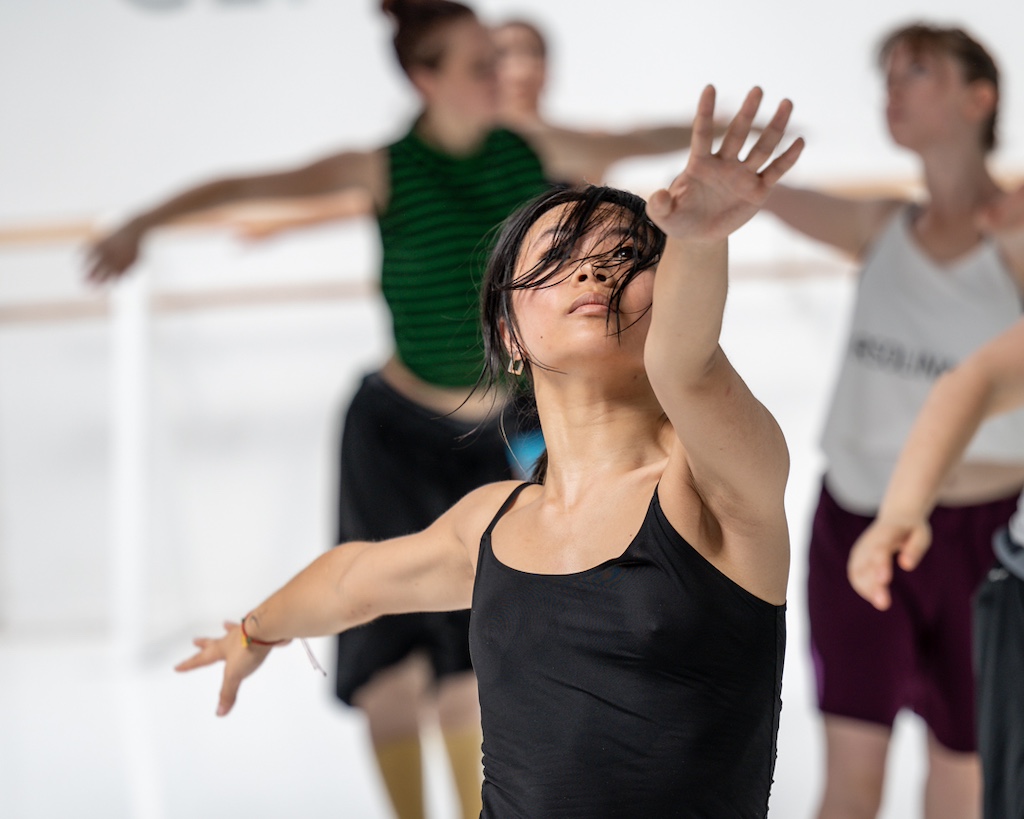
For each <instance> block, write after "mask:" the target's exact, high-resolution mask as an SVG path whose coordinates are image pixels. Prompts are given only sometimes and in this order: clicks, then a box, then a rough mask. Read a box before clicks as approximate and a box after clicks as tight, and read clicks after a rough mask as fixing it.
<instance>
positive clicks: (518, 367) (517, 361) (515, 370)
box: [508, 358, 526, 376]
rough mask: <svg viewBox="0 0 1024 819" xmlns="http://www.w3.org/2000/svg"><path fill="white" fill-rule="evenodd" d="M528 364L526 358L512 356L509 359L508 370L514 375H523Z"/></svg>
mask: <svg viewBox="0 0 1024 819" xmlns="http://www.w3.org/2000/svg"><path fill="white" fill-rule="evenodd" d="M525 366H526V360H525V359H522V358H510V359H509V360H508V371H509V372H510V373H512V375H517V376H518V375H522V374H523V368H524V367H525Z"/></svg>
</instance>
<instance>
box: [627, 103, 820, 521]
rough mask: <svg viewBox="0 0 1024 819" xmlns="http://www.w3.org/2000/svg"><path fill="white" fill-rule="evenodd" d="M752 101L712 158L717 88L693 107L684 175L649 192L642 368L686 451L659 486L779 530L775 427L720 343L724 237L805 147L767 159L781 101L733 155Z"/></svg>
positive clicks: (783, 460)
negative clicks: (651, 251)
mask: <svg viewBox="0 0 1024 819" xmlns="http://www.w3.org/2000/svg"><path fill="white" fill-rule="evenodd" d="M761 96H762V95H761V91H760V89H754V90H753V91H751V92H750V94H749V95H748V96H747V98H746V100H745V102H744V103H743V106H742V108H741V109H740V111H739V113H738V114H737V115H736V117H735V119H734V120H733V121H732V123H731V124H730V125H729V128H728V131H727V133H726V136H725V138H724V140H723V141H722V145H721V147H720V148H719V150H718V151H717V152H715V153H712V151H711V140H712V117H713V114H714V89H712V88H710V87H709V88H708V89H706V90H705V91H704V94H703V95H702V97H701V100H700V106H699V110H698V113H697V119H696V120H695V125H694V141H693V148H692V149H691V154H690V159H689V162H688V164H687V166H686V169H685V170H684V171H683V173H681V174H680V175H679V176H678V177H677V178H676V179H675V181H674V182H673V183H672V185H671V186H670V187H669V188H668V189H667V190H662V191H658V192H657V193H655V194H654V195H653V196H652V197H651V200H650V202H649V204H648V208H647V210H648V214H649V215H650V217H651V218H652V219H653V220H654V222H655V223H656V224H657V225H658V226H659V227H661V228H662V230H664V231H665V232H666V234H667V235H668V243H667V245H666V248H665V252H664V254H663V256H662V259H661V262H660V264H659V266H658V273H657V275H656V276H655V284H654V305H653V315H652V319H651V329H650V334H649V335H648V338H647V344H646V348H645V363H646V367H647V372H648V376H649V377H650V381H651V385H652V386H653V388H654V391H655V393H656V394H657V396H658V399H659V401H660V402H661V405H662V407H663V408H664V409H665V412H666V413H667V415H668V417H669V420H670V421H671V422H672V424H673V426H674V428H675V430H676V434H677V435H678V437H679V439H680V441H681V442H682V445H683V448H684V453H683V454H682V455H681V456H680V457H675V456H674V457H673V460H674V461H675V463H674V465H673V464H672V463H670V469H671V470H672V472H670V471H669V470H667V471H666V478H669V477H670V475H676V476H677V477H681V478H682V479H683V480H686V479H687V477H686V476H689V475H692V481H693V482H694V484H695V485H696V488H697V490H698V492H699V493H700V494H701V496H702V497H703V498H704V499H705V502H706V503H707V505H708V506H709V507H710V509H711V511H712V512H714V513H715V515H716V517H717V518H718V519H719V521H720V522H721V523H722V525H723V526H725V525H733V526H736V527H748V526H749V527H755V528H756V527H759V526H761V525H763V524H764V523H765V522H766V520H769V519H770V520H772V521H776V522H777V521H778V520H779V511H780V510H781V500H782V494H783V490H784V488H785V482H786V476H787V473H788V455H787V452H786V444H785V441H784V439H783V436H782V432H781V431H780V429H779V427H778V424H777V423H776V422H775V419H774V418H772V416H771V414H770V413H769V412H768V411H767V410H766V409H765V408H764V407H763V406H762V405H761V403H760V402H759V401H758V400H757V399H756V398H754V396H753V395H752V394H751V393H750V391H749V389H748V388H747V386H746V384H744V382H743V380H742V379H741V378H740V376H739V375H738V374H737V373H736V371H735V370H734V369H733V367H732V365H731V364H730V362H729V360H728V359H727V358H726V356H725V354H724V353H723V352H722V349H721V347H720V346H719V344H718V339H719V334H720V332H721V327H722V313H723V310H724V307H725V297H726V290H727V279H728V245H727V237H728V236H729V234H730V233H732V232H733V231H734V230H736V229H737V228H739V227H740V226H741V225H743V224H744V223H745V222H746V221H747V220H749V219H750V218H751V217H752V216H753V215H754V214H755V213H756V212H757V211H758V209H759V208H760V207H761V205H762V204H763V203H764V200H765V198H766V197H767V196H768V194H769V192H770V191H771V189H772V187H773V186H774V185H775V183H776V182H777V181H778V180H779V178H780V177H781V176H782V175H783V174H784V173H785V172H786V171H787V170H789V168H790V167H792V165H793V163H795V162H796V160H797V157H798V156H799V155H800V152H801V150H802V148H803V141H802V140H797V141H796V142H794V143H793V144H792V145H791V146H790V147H789V148H788V149H787V150H786V151H785V152H783V153H782V154H781V155H780V156H779V157H777V158H776V159H775V160H774V161H771V162H769V159H770V158H771V155H772V153H773V152H774V151H775V149H776V148H777V147H778V145H779V143H780V141H781V140H782V137H783V132H784V129H785V127H786V123H787V121H788V119H789V114H790V111H791V109H792V105H791V104H790V103H789V102H788V101H784V102H783V103H782V104H781V105H780V106H779V108H778V110H777V112H776V113H775V116H774V117H773V118H772V120H771V122H770V123H769V125H768V127H767V128H766V129H765V130H764V132H763V133H762V134H761V136H760V138H759V139H758V140H757V142H756V143H755V145H754V146H753V148H752V149H751V150H750V152H749V153H748V155H747V156H746V157H745V158H743V159H741V158H740V156H739V151H740V149H741V148H742V146H743V144H744V142H745V140H746V138H747V136H748V134H749V129H750V125H751V123H752V122H753V119H754V116H755V115H756V113H757V109H758V106H759V104H760V101H761Z"/></svg>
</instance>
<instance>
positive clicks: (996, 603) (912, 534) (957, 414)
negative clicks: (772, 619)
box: [849, 189, 1024, 819]
mask: <svg viewBox="0 0 1024 819" xmlns="http://www.w3.org/2000/svg"><path fill="white" fill-rule="evenodd" d="M1016 198H1017V199H1018V200H1019V202H1020V203H1024V189H1022V190H1021V191H1020V193H1019V194H1018V196H1017V197H1016ZM1020 224H1021V226H1022V227H1024V219H1021V220H1020ZM1021 405H1024V320H1021V321H1018V322H1017V323H1016V324H1015V325H1013V327H1011V328H1010V329H1009V330H1007V331H1006V332H1005V333H1003V334H1002V335H1000V336H998V337H997V338H996V339H994V340H993V341H991V342H989V343H988V344H986V345H985V346H984V347H982V348H981V349H980V350H978V351H977V352H976V353H974V354H973V355H972V356H971V357H970V358H968V359H967V360H966V361H964V362H963V363H961V364H960V365H959V366H957V367H956V368H955V369H953V370H952V371H950V372H948V373H946V374H945V375H943V376H942V377H941V378H940V379H939V381H938V382H937V383H936V385H935V388H934V389H933V390H932V391H931V393H930V394H929V395H928V400H927V401H926V402H925V405H924V407H923V408H922V410H921V413H920V415H918V417H917V420H916V421H915V422H914V427H913V429H912V430H911V431H910V435H909V436H908V437H907V443H906V446H905V447H904V448H903V451H902V452H901V453H900V459H899V461H898V462H897V464H896V468H895V469H894V470H893V476H892V480H891V481H890V482H889V486H888V488H887V489H886V492H885V497H884V498H883V499H882V504H881V506H880V507H879V511H878V517H877V518H876V519H875V521H874V523H872V524H871V526H869V527H868V528H867V529H866V530H865V532H864V534H863V535H861V536H860V538H858V540H857V543H856V544H855V545H854V547H853V551H852V552H851V555H850V564H849V574H850V581H851V582H852V583H853V586H854V588H855V589H856V590H857V592H858V594H860V595H861V596H863V597H864V599H865V600H867V601H868V602H869V603H871V604H872V605H873V606H875V607H876V608H877V609H879V610H881V611H885V610H886V609H888V608H889V606H890V605H891V602H892V600H891V596H890V593H889V589H890V586H891V584H892V578H893V569H894V558H896V560H897V564H898V566H899V568H900V569H901V570H904V571H913V570H914V569H916V568H917V566H918V565H919V564H920V562H921V560H922V558H924V556H925V555H926V554H927V552H928V550H929V548H930V547H931V540H932V535H931V526H930V525H929V522H928V519H929V517H930V515H931V513H932V510H933V509H934V508H935V501H936V498H937V497H938V495H939V492H940V491H941V489H942V486H943V484H944V483H945V482H946V481H947V480H948V479H949V478H950V476H951V474H952V473H953V471H954V469H955V468H956V466H957V464H958V463H959V462H960V459H961V458H962V457H963V454H964V450H965V449H966V448H967V446H968V445H969V444H970V442H971V440H972V438H973V437H974V436H975V435H976V434H977V432H978V429H979V428H980V427H981V425H982V423H983V422H984V421H985V420H986V419H988V418H991V417H993V416H996V415H999V414H1001V413H1004V412H1008V411H1010V410H1013V409H1016V408H1018V407H1020V406H1021ZM958 545H959V544H947V547H948V548H952V549H956V548H957V547H958ZM964 545H966V544H964ZM992 545H993V550H994V552H995V564H994V565H993V567H992V568H991V569H990V570H989V571H988V574H987V575H986V577H985V580H984V581H983V582H982V585H981V587H980V588H979V589H978V591H977V594H976V595H975V598H974V610H973V632H974V635H973V636H974V642H975V671H976V674H977V681H976V685H977V713H978V750H979V753H980V755H981V763H982V764H981V768H982V780H983V783H984V784H983V794H984V798H983V811H982V813H983V815H984V817H985V819H1013V817H1016V816H1024V777H1022V776H1021V774H1022V772H1024V686H1022V685H1021V680H1024V493H1021V496H1020V499H1019V500H1018V502H1017V511H1016V513H1015V515H1014V516H1013V518H1012V519H1011V520H1010V522H1009V524H1008V526H1007V527H1006V528H1005V529H1001V530H1000V531H999V532H997V533H996V536H995V538H994V539H993V544H992Z"/></svg>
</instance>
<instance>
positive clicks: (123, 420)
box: [110, 265, 152, 665]
mask: <svg viewBox="0 0 1024 819" xmlns="http://www.w3.org/2000/svg"><path fill="white" fill-rule="evenodd" d="M110 302H111V323H110V331H111V333H110V334H111V348H112V362H113V366H112V377H111V382H112V383H111V417H112V419H113V421H112V423H113V429H112V431H111V439H110V440H111V450H112V451H111V490H112V491H111V497H112V506H111V542H112V549H111V561H110V567H111V591H112V594H111V612H110V613H111V635H112V643H113V649H114V655H115V659H116V660H117V661H118V662H119V663H121V664H124V665H129V664H133V663H135V662H137V661H138V660H139V658H140V657H141V654H142V651H143V648H144V643H145V638H144V635H145V633H146V623H145V619H146V616H145V615H146V610H145V596H146V586H147V563H148V558H149V549H150V504H151V477H152V463H151V453H152V447H151V432H152V424H151V418H152V407H151V366H152V364H151V358H152V356H151V321H150V276H149V275H148V273H147V271H146V270H145V265H140V266H139V268H138V269H137V270H135V271H134V272H133V273H132V275H130V276H126V277H124V278H122V279H121V280H120V281H119V282H118V283H117V285H116V286H115V287H114V289H113V292H112V293H111V299H110Z"/></svg>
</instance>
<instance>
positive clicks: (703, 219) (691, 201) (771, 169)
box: [647, 85, 804, 241]
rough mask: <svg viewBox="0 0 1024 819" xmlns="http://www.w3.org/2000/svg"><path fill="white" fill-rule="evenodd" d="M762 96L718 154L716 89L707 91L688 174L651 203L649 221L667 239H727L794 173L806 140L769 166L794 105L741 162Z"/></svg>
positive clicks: (744, 111) (746, 104)
mask: <svg viewBox="0 0 1024 819" xmlns="http://www.w3.org/2000/svg"><path fill="white" fill-rule="evenodd" d="M762 96H763V95H762V93H761V89H760V88H754V89H752V90H751V91H750V93H749V94H747V98H746V99H745V100H744V101H743V105H742V106H741V107H740V110H739V112H738V113H737V114H736V116H735V117H734V118H733V120H732V122H730V123H729V127H728V128H727V129H726V132H725V136H724V137H723V138H722V144H721V145H720V146H719V148H718V150H717V151H715V152H714V153H712V151H711V143H712V140H713V138H714V116H715V89H714V87H713V86H710V85H709V86H708V87H707V88H705V89H704V91H703V93H702V94H701V97H700V102H699V103H698V105H697V115H696V117H695V118H694V120H693V142H692V144H691V146H690V158H689V161H688V162H687V163H686V168H685V170H683V172H682V173H681V174H679V176H677V177H676V178H675V179H674V180H673V182H672V184H671V185H670V186H669V187H668V188H667V189H662V190H659V191H656V192H655V193H654V194H653V195H652V196H651V199H650V201H649V202H648V203H647V214H648V216H650V217H651V219H652V220H653V221H654V223H655V224H656V225H657V226H658V227H660V228H661V229H662V230H664V231H665V233H666V234H668V235H669V236H672V237H675V238H678V239H687V240H693V241H715V240H719V239H724V238H725V237H726V236H728V235H729V234H730V233H732V232H733V231H735V230H736V229H737V228H738V227H740V226H741V225H743V224H744V223H745V222H746V221H748V220H749V219H750V218H751V217H752V216H753V215H754V214H755V213H757V211H758V210H759V209H760V207H761V205H762V204H764V201H765V199H767V198H768V194H769V193H771V190H772V187H773V186H774V185H775V183H776V182H778V181H779V179H780V178H781V177H782V175H783V174H784V173H785V172H786V171H788V170H789V169H790V168H792V167H793V164H794V163H795V162H796V160H797V157H799V156H800V152H801V151H802V150H803V147H804V142H803V140H802V139H797V140H796V141H795V142H794V143H793V144H792V145H790V146H789V147H788V148H787V149H786V150H785V151H784V152H783V153H782V154H781V155H779V156H778V157H776V158H775V159H774V160H772V161H771V162H768V160H769V159H770V158H771V155H772V154H773V153H774V152H775V149H776V148H777V147H778V146H779V143H780V142H781V141H782V137H783V134H784V133H785V130H786V123H787V122H788V121H789V115H790V113H791V112H792V110H793V104H792V103H791V102H790V101H789V100H783V101H782V102H781V103H780V104H779V107H778V109H777V110H776V112H775V115H774V116H773V117H772V119H771V121H770V122H769V123H768V125H767V127H765V129H764V130H763V131H762V132H761V135H760V136H759V137H758V139H757V141H756V142H755V143H754V146H753V147H752V148H751V149H750V151H749V152H748V153H747V156H746V157H745V158H743V159H741V158H740V156H739V152H740V149H741V148H742V147H743V145H744V143H745V142H746V141H747V137H748V136H750V133H751V128H752V125H753V122H754V117H755V116H757V109H758V107H759V106H760V104H761V97H762ZM766 163H767V164H766Z"/></svg>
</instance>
